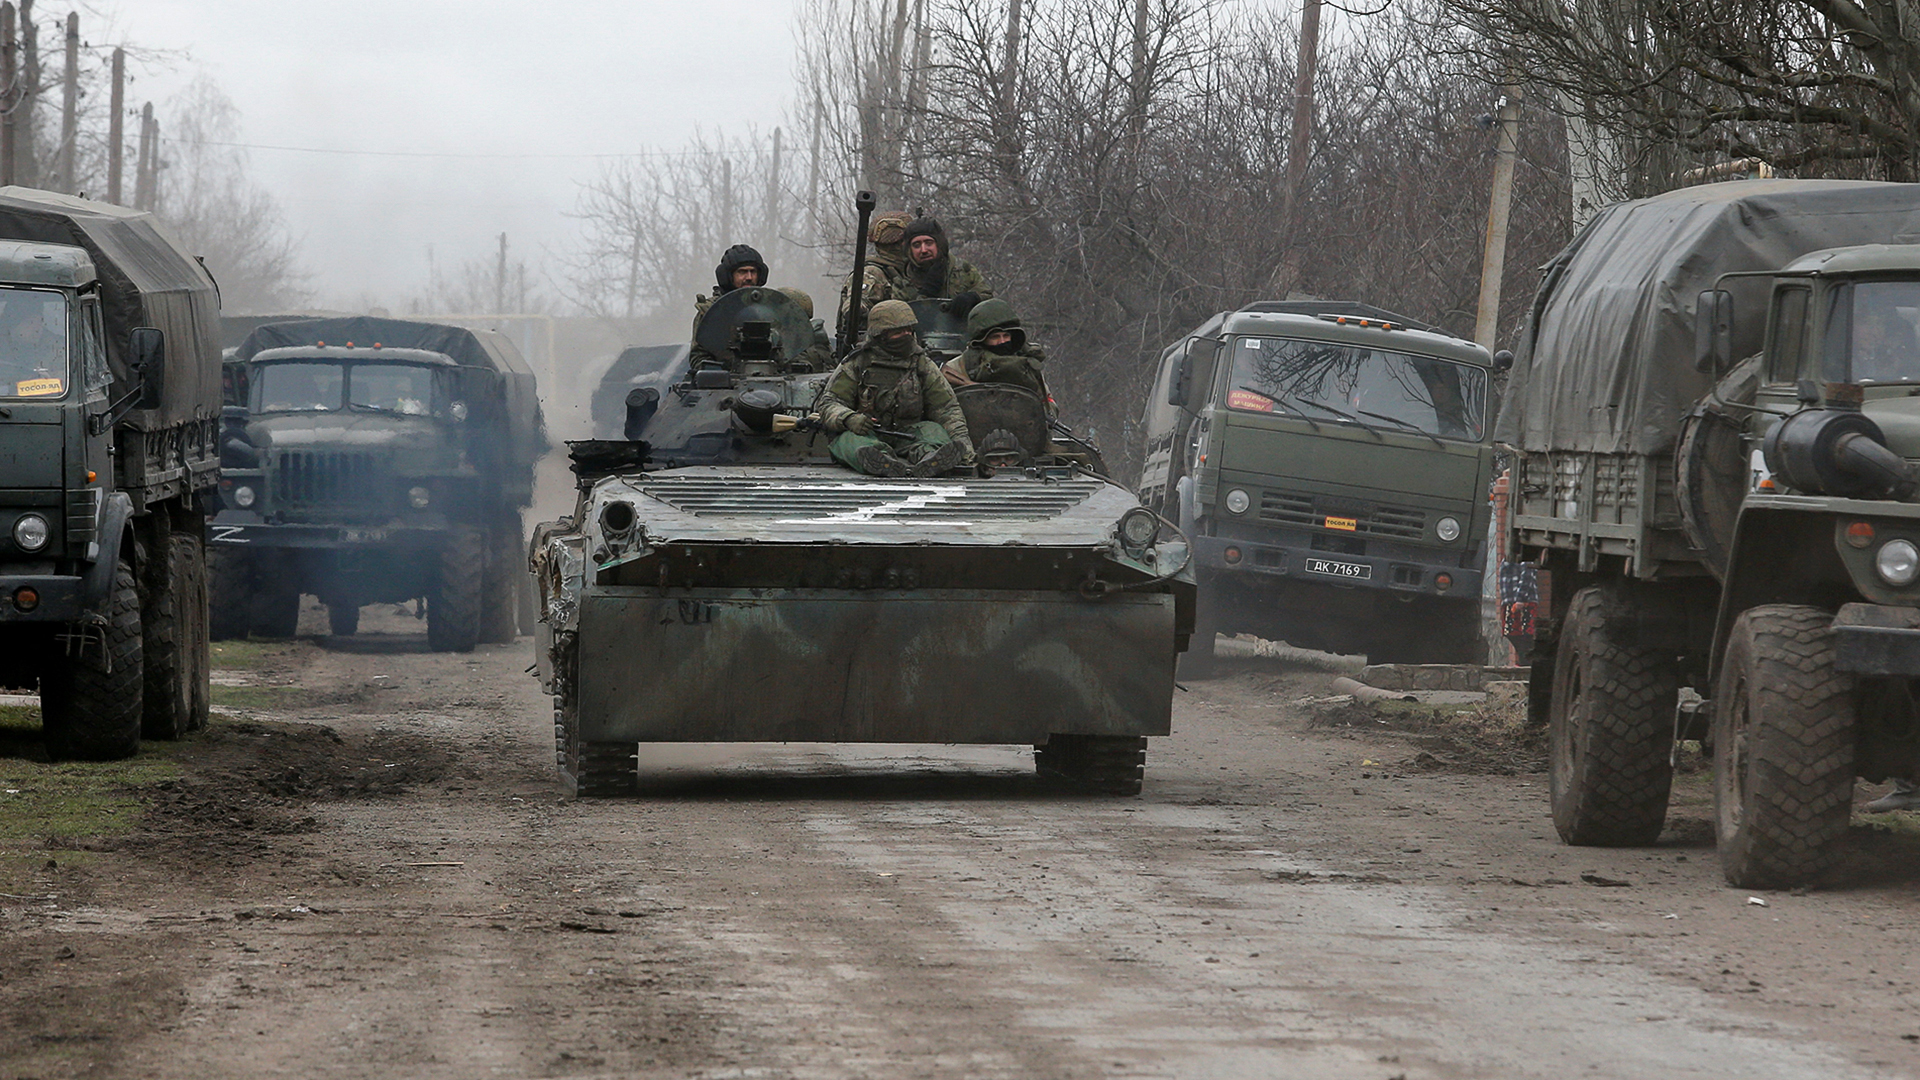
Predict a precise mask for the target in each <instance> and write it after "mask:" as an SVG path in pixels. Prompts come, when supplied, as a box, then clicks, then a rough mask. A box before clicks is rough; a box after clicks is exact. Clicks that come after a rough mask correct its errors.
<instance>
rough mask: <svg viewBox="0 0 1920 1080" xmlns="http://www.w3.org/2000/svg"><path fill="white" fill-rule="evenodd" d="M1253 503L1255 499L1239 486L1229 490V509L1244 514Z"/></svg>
mask: <svg viewBox="0 0 1920 1080" xmlns="http://www.w3.org/2000/svg"><path fill="white" fill-rule="evenodd" d="M1252 505H1253V500H1252V499H1251V498H1250V497H1248V495H1247V493H1246V492H1244V491H1242V490H1240V489H1239V488H1234V489H1233V490H1232V491H1229V492H1227V509H1228V510H1230V511H1232V512H1233V513H1236V514H1244V513H1246V512H1247V507H1249V506H1252Z"/></svg>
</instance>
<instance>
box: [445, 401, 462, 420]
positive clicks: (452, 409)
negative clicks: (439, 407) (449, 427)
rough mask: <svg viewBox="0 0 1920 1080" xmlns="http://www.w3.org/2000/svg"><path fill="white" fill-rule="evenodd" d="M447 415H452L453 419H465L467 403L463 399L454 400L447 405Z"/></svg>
mask: <svg viewBox="0 0 1920 1080" xmlns="http://www.w3.org/2000/svg"><path fill="white" fill-rule="evenodd" d="M447 415H448V416H451V417H453V418H454V419H455V420H465V419H466V418H467V403H466V402H464V401H456V402H454V403H453V404H451V405H449V406H447Z"/></svg>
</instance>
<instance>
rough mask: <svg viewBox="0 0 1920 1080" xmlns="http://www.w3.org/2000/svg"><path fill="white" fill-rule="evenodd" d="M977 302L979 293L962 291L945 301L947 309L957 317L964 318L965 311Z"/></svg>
mask: <svg viewBox="0 0 1920 1080" xmlns="http://www.w3.org/2000/svg"><path fill="white" fill-rule="evenodd" d="M979 302H980V294H979V293H976V292H963V293H961V294H960V295H958V296H956V297H954V298H953V299H951V300H949V301H947V311H948V312H949V313H951V314H953V315H955V316H957V317H959V318H962V319H964V318H966V317H967V313H968V312H970V311H972V310H973V308H974V305H976V304H978V303H979Z"/></svg>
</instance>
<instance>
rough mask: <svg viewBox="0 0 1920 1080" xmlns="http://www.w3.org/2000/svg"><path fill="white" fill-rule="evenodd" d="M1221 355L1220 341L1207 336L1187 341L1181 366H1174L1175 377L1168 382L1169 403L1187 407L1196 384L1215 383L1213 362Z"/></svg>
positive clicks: (1206, 384) (1181, 355)
mask: <svg viewBox="0 0 1920 1080" xmlns="http://www.w3.org/2000/svg"><path fill="white" fill-rule="evenodd" d="M1219 355H1220V343H1219V342H1217V341H1211V340H1209V339H1207V338H1194V339H1192V340H1190V341H1188V342H1187V346H1186V348H1185V349H1182V350H1181V352H1180V360H1179V366H1178V367H1176V368H1174V371H1173V379H1172V381H1170V382H1168V383H1167V404H1169V405H1177V406H1180V407H1182V408H1185V407H1186V405H1187V400H1188V399H1189V398H1190V397H1192V396H1193V388H1194V387H1196V386H1202V387H1204V386H1211V385H1212V384H1213V363H1214V360H1215V359H1216V358H1217V357H1218V356H1219Z"/></svg>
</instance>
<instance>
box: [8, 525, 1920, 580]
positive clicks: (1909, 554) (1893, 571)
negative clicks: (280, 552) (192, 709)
mask: <svg viewBox="0 0 1920 1080" xmlns="http://www.w3.org/2000/svg"><path fill="white" fill-rule="evenodd" d="M16 531H17V530H16ZM1873 569H1874V572H1876V573H1878V574H1879V575H1880V580H1881V581H1884V582H1886V583H1887V584H1889V585H1894V586H1905V585H1911V584H1913V579H1914V578H1916V577H1920V548H1915V547H1914V546H1913V541H1911V540H1889V541H1887V542H1886V543H1884V544H1881V545H1880V550H1879V551H1878V552H1876V553H1875V554H1874V556H1873Z"/></svg>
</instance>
